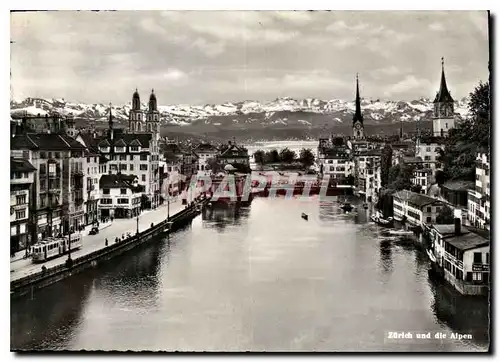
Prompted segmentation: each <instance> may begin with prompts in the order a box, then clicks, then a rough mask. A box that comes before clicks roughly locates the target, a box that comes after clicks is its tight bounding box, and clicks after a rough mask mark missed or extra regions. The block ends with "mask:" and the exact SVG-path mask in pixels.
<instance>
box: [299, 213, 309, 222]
mask: <svg viewBox="0 0 500 362" xmlns="http://www.w3.org/2000/svg"><path fill="white" fill-rule="evenodd" d="M301 217H302V218H303V219H304V220H309V216H308V215H307V214H305V213H302V215H301Z"/></svg>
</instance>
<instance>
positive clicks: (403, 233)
mask: <svg viewBox="0 0 500 362" xmlns="http://www.w3.org/2000/svg"><path fill="white" fill-rule="evenodd" d="M389 234H390V235H397V236H409V235H413V231H407V230H390V231H389Z"/></svg>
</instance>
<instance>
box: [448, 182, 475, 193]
mask: <svg viewBox="0 0 500 362" xmlns="http://www.w3.org/2000/svg"><path fill="white" fill-rule="evenodd" d="M474 186H475V183H474V182H473V181H463V180H457V181H447V182H445V183H444V184H443V187H444V188H446V189H448V190H451V191H467V190H469V189H473V188H474Z"/></svg>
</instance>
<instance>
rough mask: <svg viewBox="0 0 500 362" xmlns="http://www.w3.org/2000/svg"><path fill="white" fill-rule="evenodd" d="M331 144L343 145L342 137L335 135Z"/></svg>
mask: <svg viewBox="0 0 500 362" xmlns="http://www.w3.org/2000/svg"><path fill="white" fill-rule="evenodd" d="M332 144H333V145H334V146H337V147H341V146H343V145H344V139H343V138H342V137H335V138H333V139H332Z"/></svg>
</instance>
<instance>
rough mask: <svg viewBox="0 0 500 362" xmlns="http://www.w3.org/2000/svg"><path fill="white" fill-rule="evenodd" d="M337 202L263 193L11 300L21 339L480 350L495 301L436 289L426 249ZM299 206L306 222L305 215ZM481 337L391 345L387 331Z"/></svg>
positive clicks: (32, 344)
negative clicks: (387, 232)
mask: <svg viewBox="0 0 500 362" xmlns="http://www.w3.org/2000/svg"><path fill="white" fill-rule="evenodd" d="M339 206H340V205H339V204H338V203H336V202H327V201H321V202H320V201H319V200H318V199H313V198H312V199H308V200H303V199H292V200H285V199H284V198H276V199H263V198H256V199H255V200H253V202H252V204H251V205H250V206H248V207H240V208H235V207H232V208H225V209H220V208H212V209H206V210H204V211H203V213H202V215H200V216H199V217H197V218H195V219H194V220H193V222H192V223H191V225H190V226H188V227H187V228H186V229H183V230H179V231H178V232H176V233H173V234H172V235H170V236H169V237H165V238H163V239H159V240H155V241H152V243H151V244H149V246H146V247H143V248H139V249H137V250H134V251H131V252H130V253H128V254H126V255H124V256H122V257H120V258H117V259H116V260H113V261H111V262H109V263H108V264H107V265H106V266H104V267H99V268H98V269H95V270H91V271H89V272H86V273H83V274H81V275H78V276H75V277H73V278H70V279H67V280H65V281H63V282H61V283H58V284H56V285H54V286H51V287H48V288H45V289H43V290H41V291H39V292H37V293H36V294H35V295H34V298H33V300H26V301H24V300H21V301H19V300H17V301H14V302H13V305H12V312H11V322H12V333H11V346H12V348H25V349H49V350H54V349H88V350H129V349H130V350H168V351H175V350H182V351H472V350H485V349H486V348H487V345H488V337H487V327H488V319H487V316H488V309H487V301H485V300H483V299H474V300H473V301H471V300H470V299H468V298H464V297H462V296H459V295H455V294H453V293H452V294H450V293H449V291H446V290H445V289H444V288H443V287H442V286H440V287H436V286H435V285H433V284H432V283H430V282H429V279H428V276H427V269H428V264H427V259H426V258H425V256H424V255H422V252H421V251H418V250H416V249H415V248H414V247H412V246H411V245H407V244H404V243H403V244H401V243H398V241H397V240H396V239H397V238H388V237H387V236H385V235H384V233H383V231H382V230H381V228H380V227H378V226H377V225H374V224H373V223H369V222H368V220H369V211H367V210H364V209H361V210H358V211H357V212H356V211H354V212H352V213H344V212H343V211H342V210H341V209H340V208H339ZM302 213H306V214H307V215H308V216H309V218H308V220H304V219H303V218H302V217H301V214H302ZM393 331H398V332H405V331H409V332H433V333H435V332H443V333H448V334H449V333H450V332H452V331H458V332H460V333H471V334H472V335H473V336H474V340H473V341H450V340H447V341H437V340H428V341H416V340H400V341H394V340H389V339H388V338H387V336H388V332H393Z"/></svg>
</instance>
